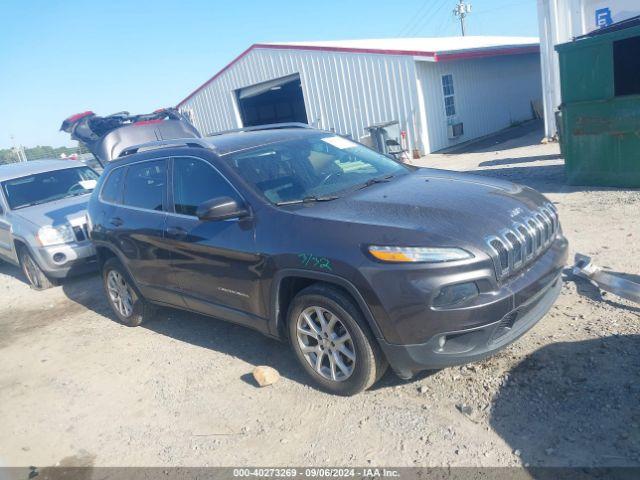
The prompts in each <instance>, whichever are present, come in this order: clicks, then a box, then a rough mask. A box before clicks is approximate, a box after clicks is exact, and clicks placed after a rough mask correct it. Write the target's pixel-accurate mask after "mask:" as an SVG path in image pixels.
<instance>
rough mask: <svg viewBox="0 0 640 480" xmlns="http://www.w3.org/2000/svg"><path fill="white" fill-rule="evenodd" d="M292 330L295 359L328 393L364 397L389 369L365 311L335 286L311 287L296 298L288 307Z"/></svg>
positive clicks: (289, 323)
mask: <svg viewBox="0 0 640 480" xmlns="http://www.w3.org/2000/svg"><path fill="white" fill-rule="evenodd" d="M288 331H289V340H290V343H291V347H292V348H293V351H294V353H295V355H296V358H297V359H298V361H299V362H300V364H301V365H302V367H303V368H304V369H305V371H306V372H307V373H308V374H309V376H310V377H311V378H312V379H313V380H314V382H315V383H316V384H317V385H318V386H319V387H320V388H321V389H322V390H325V391H327V392H329V393H333V394H337V395H345V396H347V395H355V394H357V393H360V392H362V391H363V390H366V389H367V388H369V387H370V386H371V385H373V383H375V382H376V381H377V380H378V379H379V378H380V377H381V376H382V375H383V374H384V372H385V371H386V369H387V362H386V360H385V358H384V355H383V354H382V351H381V350H380V347H379V345H378V343H377V342H376V340H375V338H374V337H373V335H372V334H371V332H370V330H369V328H368V326H367V324H366V322H365V320H364V318H363V316H362V313H361V312H360V309H359V308H358V307H357V306H356V305H355V304H354V302H353V301H352V300H351V298H350V297H349V296H347V295H346V294H344V293H343V292H342V291H340V290H339V289H337V288H334V287H332V286H330V285H323V284H316V285H311V286H310V287H307V288H305V289H304V290H302V291H301V292H300V293H298V295H296V297H295V298H294V300H293V302H292V303H291V307H290V308H289V315H288Z"/></svg>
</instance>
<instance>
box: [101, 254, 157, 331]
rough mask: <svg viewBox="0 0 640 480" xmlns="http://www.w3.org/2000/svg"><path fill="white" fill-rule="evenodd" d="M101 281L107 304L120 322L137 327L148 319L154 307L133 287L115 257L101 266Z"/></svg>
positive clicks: (153, 311) (151, 315)
mask: <svg viewBox="0 0 640 480" xmlns="http://www.w3.org/2000/svg"><path fill="white" fill-rule="evenodd" d="M102 281H103V283H104V289H105V293H106V295H107V299H108V300H109V305H110V306H111V309H112V310H113V313H115V314H116V317H117V319H118V321H119V322H120V323H122V324H123V325H126V326H128V327H137V326H139V325H141V324H142V323H143V322H146V321H148V320H150V319H151V318H152V317H153V315H154V313H155V311H156V309H155V308H154V306H153V305H151V304H150V303H149V302H147V301H146V300H145V299H144V298H143V297H142V295H141V294H140V293H139V292H138V290H137V289H136V288H135V286H134V283H133V281H132V280H131V277H130V276H129V274H128V273H127V272H126V271H125V269H124V267H123V266H122V264H121V263H120V262H119V261H118V260H117V259H115V258H110V259H109V260H107V261H106V262H105V264H104V266H103V267H102Z"/></svg>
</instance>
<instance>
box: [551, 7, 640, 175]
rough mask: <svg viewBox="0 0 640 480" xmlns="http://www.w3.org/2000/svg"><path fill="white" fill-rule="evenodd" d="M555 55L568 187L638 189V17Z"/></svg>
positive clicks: (577, 41)
mask: <svg viewBox="0 0 640 480" xmlns="http://www.w3.org/2000/svg"><path fill="white" fill-rule="evenodd" d="M556 51H557V52H558V56H559V59H560V84H561V91H562V104H561V105H560V111H559V113H558V120H559V123H558V132H559V137H560V147H561V150H562V153H563V155H564V158H565V169H566V174H567V181H568V183H569V184H571V185H602V186H616V187H640V17H636V18H634V19H630V20H628V21H626V22H621V23H619V24H614V25H612V26H610V27H608V28H606V29H601V30H598V31H596V32H593V33H591V34H588V35H585V36H583V37H579V38H577V39H575V40H574V41H573V42H569V43H565V44H562V45H557V46H556Z"/></svg>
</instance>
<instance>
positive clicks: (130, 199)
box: [122, 159, 167, 211]
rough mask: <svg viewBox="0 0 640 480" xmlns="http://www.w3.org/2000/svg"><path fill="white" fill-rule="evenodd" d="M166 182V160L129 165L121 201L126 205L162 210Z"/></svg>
mask: <svg viewBox="0 0 640 480" xmlns="http://www.w3.org/2000/svg"><path fill="white" fill-rule="evenodd" d="M166 184H167V171H166V160H164V159H163V160H153V161H149V162H140V163H134V164H132V165H129V167H128V168H127V177H126V181H125V187H124V197H123V201H122V203H123V204H124V205H126V206H128V207H135V208H143V209H145V210H157V211H162V209H163V207H162V205H163V199H164V192H165V187H166Z"/></svg>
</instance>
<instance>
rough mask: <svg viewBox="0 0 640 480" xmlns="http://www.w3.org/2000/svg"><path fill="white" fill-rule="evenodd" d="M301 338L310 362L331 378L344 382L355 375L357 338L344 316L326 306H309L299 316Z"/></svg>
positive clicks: (298, 333) (301, 347)
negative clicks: (355, 342) (340, 316)
mask: <svg viewBox="0 0 640 480" xmlns="http://www.w3.org/2000/svg"><path fill="white" fill-rule="evenodd" d="M296 333H297V340H298V345H299V347H300V350H301V351H302V354H303V355H304V358H305V360H306V361H307V363H308V364H309V365H310V366H311V368H313V369H314V370H315V371H316V372H317V373H318V374H319V375H321V376H322V377H323V378H326V379H327V380H332V381H336V382H342V381H344V380H346V379H347V378H349V377H350V376H351V375H352V374H353V370H354V368H355V365H356V353H355V348H354V345H353V340H352V338H351V335H350V334H349V331H348V330H347V329H346V327H345V326H344V324H343V323H342V321H341V320H340V318H339V317H338V316H337V315H336V314H335V313H333V312H331V311H329V310H327V309H326V308H323V307H316V306H312V307H308V308H306V309H304V310H303V311H302V313H301V314H300V315H299V316H298V320H297V325H296Z"/></svg>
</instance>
